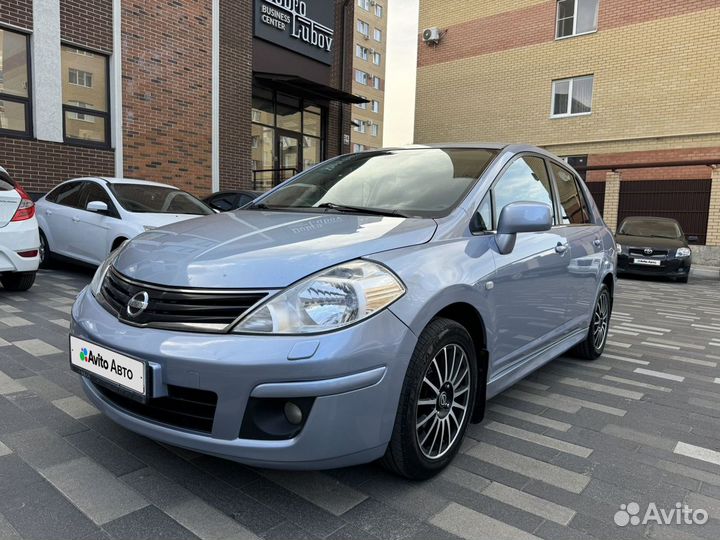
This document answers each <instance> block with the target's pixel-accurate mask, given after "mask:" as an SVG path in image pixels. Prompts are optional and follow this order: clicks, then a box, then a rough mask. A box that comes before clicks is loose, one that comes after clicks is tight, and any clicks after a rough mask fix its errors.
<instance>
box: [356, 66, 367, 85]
mask: <svg viewBox="0 0 720 540" xmlns="http://www.w3.org/2000/svg"><path fill="white" fill-rule="evenodd" d="M368 77H369V75H368V74H367V73H365V72H364V71H360V70H359V69H356V70H355V80H356V81H357V82H359V83H360V84H367V83H368Z"/></svg>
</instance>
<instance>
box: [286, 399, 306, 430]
mask: <svg viewBox="0 0 720 540" xmlns="http://www.w3.org/2000/svg"><path fill="white" fill-rule="evenodd" d="M283 412H284V413H285V418H287V421H288V422H290V423H291V424H293V425H295V426H297V425H299V424H302V421H303V413H302V410H301V409H300V407H298V406H297V405H295V404H294V403H293V402H292V401H286V402H285V407H284V408H283Z"/></svg>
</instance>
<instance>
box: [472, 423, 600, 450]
mask: <svg viewBox="0 0 720 540" xmlns="http://www.w3.org/2000/svg"><path fill="white" fill-rule="evenodd" d="M485 429H490V430H492V431H497V432H498V433H503V434H505V435H509V436H511V437H516V438H518V439H522V440H524V441H527V442H531V443H533V444H537V445H540V446H546V447H547V448H552V449H554V450H559V451H560V452H565V453H567V454H573V455H575V456H580V457H584V458H586V457H589V456H590V454H592V448H586V447H584V446H579V445H577V444H573V443H569V442H567V441H563V440H560V439H554V438H552V437H548V436H546V435H540V434H538V433H533V432H531V431H527V430H524V429H520V428H516V427H514V426H509V425H507V424H502V423H500V422H488V423H486V424H485Z"/></svg>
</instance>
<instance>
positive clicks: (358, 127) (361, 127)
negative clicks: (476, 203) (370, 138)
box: [353, 120, 366, 133]
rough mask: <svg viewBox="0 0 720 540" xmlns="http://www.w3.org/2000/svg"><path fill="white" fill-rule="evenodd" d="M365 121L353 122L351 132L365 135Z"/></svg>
mask: <svg viewBox="0 0 720 540" xmlns="http://www.w3.org/2000/svg"><path fill="white" fill-rule="evenodd" d="M365 126H366V124H365V120H353V130H355V131H356V132H358V133H365Z"/></svg>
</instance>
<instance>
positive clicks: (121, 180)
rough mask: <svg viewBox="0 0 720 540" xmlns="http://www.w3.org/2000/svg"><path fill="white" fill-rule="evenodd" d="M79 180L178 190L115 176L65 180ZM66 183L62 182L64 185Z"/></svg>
mask: <svg viewBox="0 0 720 540" xmlns="http://www.w3.org/2000/svg"><path fill="white" fill-rule="evenodd" d="M78 180H93V181H96V182H97V181H98V180H100V181H105V182H106V183H108V184H137V185H141V186H160V187H165V188H169V189H178V188H176V187H175V186H171V185H169V184H162V183H160V182H151V181H150V180H140V179H137V178H118V177H115V176H82V177H80V178H70V179H69V180H65V182H75V181H78ZM65 182H62V183H63V184H64V183H65Z"/></svg>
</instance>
